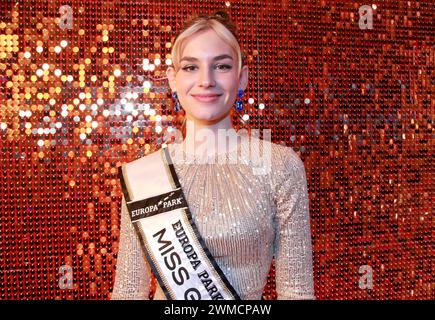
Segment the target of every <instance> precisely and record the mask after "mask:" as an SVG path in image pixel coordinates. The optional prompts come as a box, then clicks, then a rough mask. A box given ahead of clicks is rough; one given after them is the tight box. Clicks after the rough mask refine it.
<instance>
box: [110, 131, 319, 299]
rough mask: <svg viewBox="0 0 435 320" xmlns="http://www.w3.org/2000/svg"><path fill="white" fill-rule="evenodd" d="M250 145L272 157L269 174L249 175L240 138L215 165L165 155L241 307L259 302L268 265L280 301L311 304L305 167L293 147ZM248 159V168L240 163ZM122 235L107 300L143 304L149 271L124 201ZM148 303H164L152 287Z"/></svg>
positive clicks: (175, 150)
mask: <svg viewBox="0 0 435 320" xmlns="http://www.w3.org/2000/svg"><path fill="white" fill-rule="evenodd" d="M253 139H257V138H251V142H252V141H254V140H253ZM256 141H257V142H259V144H258V145H259V147H260V148H259V150H260V152H256V153H255V152H254V153H255V154H258V155H263V154H264V153H263V151H264V150H266V149H267V148H265V146H266V147H267V146H268V149H267V150H270V151H271V153H270V154H271V155H270V158H269V159H270V161H269V162H268V163H269V164H270V167H271V170H270V172H268V173H264V172H263V174H258V172H257V173H255V172H254V170H255V169H253V168H255V167H258V163H257V164H256V165H255V166H254V165H253V164H252V161H250V160H249V159H252V155H251V151H250V150H251V149H254V148H253V147H252V143H249V142H248V139H246V138H243V139H242V143H239V144H238V145H237V148H233V149H231V148H230V151H228V150H227V152H224V153H220V154H219V157H221V158H219V159H218V158H216V157H210V158H201V159H195V158H193V159H192V158H186V157H187V156H188V154H186V153H185V152H184V150H183V149H182V147H180V146H181V144H180V145H178V144H171V145H169V147H168V150H169V151H170V154H171V157H172V160H173V162H174V167H175V169H176V173H177V175H178V177H179V180H180V183H181V186H182V189H183V191H184V194H185V196H186V199H187V202H188V204H189V208H190V211H191V213H192V216H193V221H194V223H195V224H196V225H197V227H198V229H199V232H200V233H201V235H202V237H203V238H204V240H205V242H206V244H207V247H208V248H209V250H210V252H211V253H212V255H213V256H214V258H215V259H216V262H217V263H218V265H219V266H220V268H221V269H222V271H223V272H224V274H225V275H226V277H227V279H228V280H229V282H230V283H231V284H232V286H233V288H234V289H235V290H236V291H237V292H238V293H239V295H240V297H241V299H243V300H258V299H261V296H262V293H263V290H264V287H265V284H266V282H267V275H268V272H269V269H270V266H271V262H272V258H273V257H275V267H276V291H277V294H278V299H315V296H314V286H313V263H312V245H311V232H310V215H309V201H308V191H307V180H306V173H305V168H304V164H303V162H302V161H301V159H300V158H299V156H298V155H297V154H296V153H295V152H294V150H293V149H292V148H291V147H286V146H282V145H278V144H275V143H271V142H268V141H264V140H260V139H257V140H256ZM267 144H268V145H267ZM180 151H181V152H180ZM247 154H248V155H251V156H250V157H249V159H248V160H246V157H243V156H242V155H247ZM180 155H181V156H180ZM189 155H190V154H189ZM222 157H223V158H224V159H226V161H222V159H223V158H222ZM204 159H206V160H207V161H204ZM229 159H232V161H228V160H229ZM234 159H236V161H234ZM138 160H140V159H138ZM138 160H135V161H138ZM192 160H194V161H197V162H196V163H194V164H192ZM210 160H211V161H210ZM198 161H204V162H205V163H204V162H202V163H198ZM210 162H211V163H210ZM120 228H121V230H120V238H119V251H118V258H117V266H116V276H115V284H114V289H113V292H112V296H111V299H148V296H149V291H150V267H149V265H148V263H147V262H146V259H145V256H144V254H143V252H142V249H141V246H140V243H139V239H138V237H137V235H136V233H135V230H134V228H133V226H132V224H131V222H130V218H129V216H128V212H127V208H126V205H125V199H124V198H123V199H122V207H121V227H120ZM154 299H165V296H164V294H163V292H162V290H161V288H160V287H159V286H158V285H157V290H156V293H155V296H154Z"/></svg>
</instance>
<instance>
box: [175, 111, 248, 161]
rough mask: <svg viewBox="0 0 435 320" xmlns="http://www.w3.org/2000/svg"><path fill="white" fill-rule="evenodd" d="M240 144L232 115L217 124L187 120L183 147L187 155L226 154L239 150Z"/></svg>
mask: <svg viewBox="0 0 435 320" xmlns="http://www.w3.org/2000/svg"><path fill="white" fill-rule="evenodd" d="M240 142H241V141H240V137H239V136H238V135H237V132H236V130H235V129H234V128H233V126H232V124H231V116H230V115H228V116H227V117H225V118H223V119H222V120H220V121H218V122H215V123H206V122H201V121H195V120H192V119H189V118H187V120H186V136H185V138H184V141H183V146H184V148H185V150H186V152H187V153H190V154H195V155H199V156H201V155H205V154H208V155H212V154H216V153H218V154H220V153H225V152H227V151H228V150H232V149H235V148H237V146H238V144H239V143H240Z"/></svg>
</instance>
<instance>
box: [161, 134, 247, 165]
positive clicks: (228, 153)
mask: <svg viewBox="0 0 435 320" xmlns="http://www.w3.org/2000/svg"><path fill="white" fill-rule="evenodd" d="M236 134H237V138H238V139H237V143H236V144H235V145H234V143H232V144H229V145H228V144H227V145H225V150H222V151H218V152H213V153H211V154H208V153H205V154H196V153H193V152H191V151H187V150H186V145H185V143H184V141H183V142H182V143H171V144H168V149H169V151H170V152H171V154H172V157H173V160H174V161H179V160H182V161H183V160H184V161H187V162H194V163H198V164H199V163H205V164H207V163H222V161H224V163H225V161H227V160H237V159H238V157H239V155H240V150H241V148H242V145H243V143H244V139H243V136H242V135H240V134H239V133H237V132H236Z"/></svg>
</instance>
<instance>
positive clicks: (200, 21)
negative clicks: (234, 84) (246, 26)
mask: <svg viewBox="0 0 435 320" xmlns="http://www.w3.org/2000/svg"><path fill="white" fill-rule="evenodd" d="M210 29H212V30H214V32H216V34H217V35H218V36H219V37H220V38H221V39H222V40H224V41H225V42H226V43H228V45H229V46H230V47H231V48H232V49H233V50H234V52H235V53H236V54H237V59H238V73H240V70H242V67H243V65H244V64H245V63H244V56H243V54H242V50H241V48H240V44H239V41H238V39H237V31H236V27H235V26H234V24H233V23H232V22H231V21H230V19H229V16H228V15H227V13H226V12H224V11H218V12H216V13H215V14H214V15H211V16H205V15H201V16H197V17H194V18H192V19H190V20H189V21H187V23H186V25H185V26H184V28H183V29H182V30H181V31H180V33H179V34H178V35H177V36H176V37H175V40H174V44H173V46H172V51H171V57H172V63H173V66H174V69H175V71H178V69H179V61H180V59H181V54H182V52H183V49H184V47H185V45H186V40H187V38H189V37H190V36H191V35H194V34H196V33H197V32H200V31H204V30H210Z"/></svg>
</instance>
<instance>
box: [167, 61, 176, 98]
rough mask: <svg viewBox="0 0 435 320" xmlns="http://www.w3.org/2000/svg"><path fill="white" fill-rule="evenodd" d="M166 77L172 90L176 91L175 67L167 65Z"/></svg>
mask: <svg viewBox="0 0 435 320" xmlns="http://www.w3.org/2000/svg"><path fill="white" fill-rule="evenodd" d="M166 77H167V78H168V82H169V86H170V87H171V90H172V92H175V91H177V89H176V86H175V69H174V68H173V67H168V68H167V69H166Z"/></svg>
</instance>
